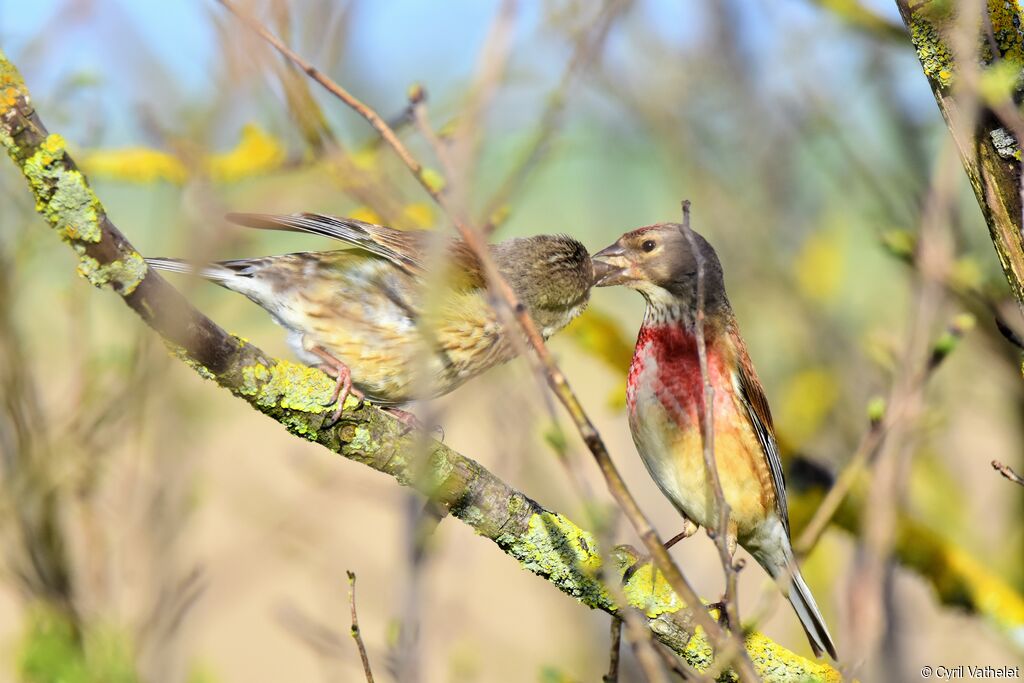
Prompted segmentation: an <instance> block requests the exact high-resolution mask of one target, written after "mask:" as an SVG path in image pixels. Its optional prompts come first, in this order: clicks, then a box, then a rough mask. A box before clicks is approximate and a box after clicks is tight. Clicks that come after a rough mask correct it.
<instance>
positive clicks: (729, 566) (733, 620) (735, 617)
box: [682, 199, 740, 629]
mask: <svg viewBox="0 0 1024 683" xmlns="http://www.w3.org/2000/svg"><path fill="white" fill-rule="evenodd" d="M682 208H683V226H682V232H683V235H684V236H685V237H686V240H687V242H688V243H689V245H690V251H691V252H692V253H693V255H694V258H695V259H696V261H697V311H696V313H695V316H694V332H695V334H696V337H697V357H698V359H699V361H700V378H701V382H702V384H703V385H704V405H703V410H702V411H701V414H700V438H701V444H702V445H703V449H704V471H705V473H706V476H707V482H708V483H709V484H711V488H712V490H713V492H714V494H715V502H716V504H717V505H718V518H717V524H716V525H715V526H716V528H715V532H714V535H715V546H716V547H717V548H718V556H719V559H720V560H721V561H722V571H723V572H724V573H725V595H724V596H723V597H722V610H723V611H724V616H725V618H726V623H727V624H729V626H730V628H733V629H739V628H740V615H739V599H738V598H737V595H736V577H737V574H738V567H737V565H736V564H735V563H734V562H733V559H732V555H733V550H734V549H735V544H734V543H733V542H732V535H731V534H730V533H729V515H730V513H731V512H732V511H731V510H730V508H729V503H728V502H727V501H726V500H725V493H724V491H723V490H722V479H721V477H720V476H719V474H718V461H717V460H716V458H715V387H714V386H713V385H712V384H711V374H710V373H709V372H708V352H707V340H706V339H705V337H704V316H705V310H704V309H705V300H704V299H705V283H704V266H705V264H704V254H703V253H702V252H701V250H700V249H699V248H698V245H697V240H696V238H695V237H694V235H693V230H691V229H690V200H689V199H684V200H683V204H682ZM730 546H732V548H730Z"/></svg>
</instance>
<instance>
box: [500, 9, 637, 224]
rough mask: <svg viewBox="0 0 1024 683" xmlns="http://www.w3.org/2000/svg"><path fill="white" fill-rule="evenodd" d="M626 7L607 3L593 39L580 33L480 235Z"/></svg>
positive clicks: (540, 150)
mask: <svg viewBox="0 0 1024 683" xmlns="http://www.w3.org/2000/svg"><path fill="white" fill-rule="evenodd" d="M628 5H629V3H628V2H627V1H626V0H611V2H608V3H607V5H605V7H604V8H603V9H602V10H601V11H600V12H599V13H598V15H597V17H596V18H595V19H594V22H593V27H592V28H593V31H594V35H592V36H591V35H590V33H591V31H589V30H588V31H584V32H583V33H582V34H581V36H580V37H579V39H578V41H577V42H576V46H575V49H574V51H573V54H572V57H570V58H569V63H568V64H567V65H566V67H565V71H564V72H563V73H562V77H561V78H560V79H559V81H558V85H557V86H556V87H555V89H554V90H553V91H552V92H551V94H550V95H549V96H548V103H547V106H546V107H545V108H544V111H543V113H542V114H541V116H540V123H538V124H537V129H536V133H535V134H534V136H533V139H532V140H531V141H530V143H529V145H527V147H526V150H525V152H524V153H523V155H522V156H521V157H520V158H519V160H518V162H516V164H515V166H513V167H512V169H511V170H510V171H509V172H508V175H507V176H506V177H505V179H504V180H503V181H502V183H501V185H500V186H499V187H498V190H497V191H496V192H495V193H494V196H492V197H491V199H490V200H489V201H488V202H487V204H486V208H485V209H484V214H483V219H482V220H483V224H484V232H486V233H490V232H493V231H494V229H495V228H496V227H497V224H498V221H497V220H496V219H495V217H496V216H497V215H498V214H499V213H501V212H502V209H503V207H504V206H505V205H506V204H507V203H508V202H509V201H510V200H511V199H512V197H514V196H515V194H516V192H518V191H519V190H520V189H521V188H522V186H523V184H524V183H525V182H526V179H527V178H528V177H529V176H530V171H532V170H533V168H534V167H535V166H536V165H537V163H539V162H540V160H541V159H542V158H543V157H544V154H545V153H546V152H547V150H548V149H549V147H550V145H551V141H552V139H553V138H554V137H555V134H556V133H557V132H558V127H559V123H560V121H561V117H562V112H563V111H564V109H565V105H566V102H567V101H568V98H567V94H568V91H569V88H570V87H571V86H572V84H573V81H574V80H575V79H576V76H577V75H578V74H579V73H580V72H582V71H583V70H584V69H585V68H586V66H587V65H588V64H589V63H590V62H591V61H593V59H594V58H595V57H596V56H597V55H598V53H599V52H600V51H601V46H602V45H604V42H605V40H606V39H607V37H608V33H609V31H610V30H611V27H612V24H613V23H614V22H615V19H616V18H617V17H618V16H619V15H620V14H621V13H622V12H623V11H624V10H625V9H626V8H627V7H628Z"/></svg>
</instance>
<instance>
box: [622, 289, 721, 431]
mask: <svg viewBox="0 0 1024 683" xmlns="http://www.w3.org/2000/svg"><path fill="white" fill-rule="evenodd" d="M721 341H722V335H721V334H720V330H719V326H718V325H716V324H714V322H713V321H712V320H711V319H708V320H706V321H705V325H704V345H705V352H706V357H707V368H708V378H709V379H710V381H711V383H712V386H714V387H715V388H716V393H720V392H719V389H723V390H727V389H728V388H729V385H730V382H729V379H728V377H727V375H728V372H727V371H726V367H727V364H726V363H725V362H724V361H725V355H726V354H725V351H726V349H725V348H723V346H722V343H721ZM723 398H724V397H723ZM644 400H658V401H659V402H660V403H661V404H662V405H663V406H664V408H665V409H666V411H668V413H669V414H671V415H673V416H674V417H676V419H677V420H678V421H680V422H689V421H690V420H694V419H696V416H697V414H698V412H699V411H701V410H703V406H704V381H703V375H702V374H701V367H700V355H699V353H698V344H697V333H696V330H695V325H694V324H693V316H692V313H691V314H690V315H686V314H685V313H683V311H681V310H679V309H676V310H672V309H668V310H666V309H664V308H661V309H660V310H654V309H653V307H652V308H649V309H648V311H647V315H645V317H644V324H643V326H642V327H641V328H640V334H639V336H638V338H637V344H636V351H635V352H634V355H633V362H632V364H631V365H630V369H629V377H628V381H627V403H628V405H629V409H630V412H633V411H635V410H636V407H637V402H638V401H644ZM716 403H717V401H716Z"/></svg>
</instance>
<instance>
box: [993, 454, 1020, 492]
mask: <svg viewBox="0 0 1024 683" xmlns="http://www.w3.org/2000/svg"><path fill="white" fill-rule="evenodd" d="M992 469H994V470H996V471H997V472H999V474H1001V475H1003V476H1004V477H1006V478H1007V479H1009V480H1010V481H1012V482H1013V483H1014V484H1020V485H1021V486H1024V477H1022V476H1020V475H1019V474H1017V473H1016V472H1014V471H1013V470H1012V469H1011V468H1010V466H1009V465H1004V464H1003V463H1001V462H999V461H998V460H993V461H992Z"/></svg>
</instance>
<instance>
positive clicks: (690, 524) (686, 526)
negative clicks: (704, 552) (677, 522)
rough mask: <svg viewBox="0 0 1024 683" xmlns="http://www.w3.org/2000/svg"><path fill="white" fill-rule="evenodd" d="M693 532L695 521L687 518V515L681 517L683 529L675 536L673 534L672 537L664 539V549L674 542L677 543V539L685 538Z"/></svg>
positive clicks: (694, 530)
mask: <svg viewBox="0 0 1024 683" xmlns="http://www.w3.org/2000/svg"><path fill="white" fill-rule="evenodd" d="M695 533H697V523H696V522H694V521H693V520H691V519H689V518H688V517H683V530H682V531H680V532H679V533H678V534H676V535H675V536H673V537H672V538H670V539H668V540H667V541H665V543H664V546H665V550H668V549H669V548H671V547H672V546H674V545H675V544H676V543H679V541H682V540H685V539H687V538H689V537H690V536H693V535H694V534H695Z"/></svg>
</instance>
